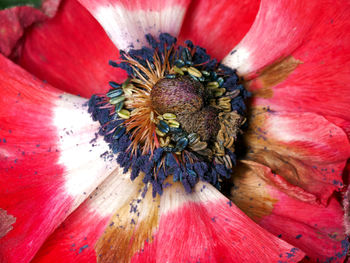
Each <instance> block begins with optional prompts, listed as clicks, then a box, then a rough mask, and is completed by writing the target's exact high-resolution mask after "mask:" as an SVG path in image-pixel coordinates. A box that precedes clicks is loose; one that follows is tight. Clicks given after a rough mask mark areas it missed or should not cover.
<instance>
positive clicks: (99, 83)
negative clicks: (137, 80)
mask: <svg viewBox="0 0 350 263" xmlns="http://www.w3.org/2000/svg"><path fill="white" fill-rule="evenodd" d="M118 58H119V52H118V50H117V49H116V48H115V46H114V45H113V43H112V42H111V41H110V40H109V39H108V37H107V36H106V34H105V32H104V31H103V29H102V28H101V27H100V25H99V24H98V23H97V22H96V20H95V19H94V18H93V17H92V16H91V15H90V14H89V13H88V12H87V11H86V10H85V9H84V8H83V7H82V6H81V5H80V4H79V3H77V2H76V1H75V0H69V1H63V3H62V5H61V7H60V9H59V12H58V14H57V15H56V16H55V18H53V19H52V20H50V21H48V22H46V23H44V24H42V25H40V26H37V27H35V28H33V30H32V31H31V32H30V33H29V34H28V35H27V37H26V40H25V45H24V48H23V53H22V57H21V59H20V61H19V63H20V65H21V66H22V67H24V68H25V69H27V70H28V71H29V72H31V73H33V74H34V75H36V76H38V77H39V78H41V79H42V80H46V81H48V82H49V83H50V84H52V85H54V86H55V87H57V88H59V89H61V90H64V91H67V92H71V93H74V94H79V95H81V96H84V97H90V96H91V95H92V94H94V93H102V92H105V91H107V90H108V89H109V87H108V81H110V80H113V81H117V82H120V81H123V80H124V79H125V78H126V74H125V72H124V71H123V70H121V69H115V68H113V67H112V66H110V65H108V61H109V60H110V59H111V60H116V59H118Z"/></svg>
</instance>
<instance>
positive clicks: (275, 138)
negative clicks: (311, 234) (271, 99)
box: [244, 108, 350, 204]
mask: <svg viewBox="0 0 350 263" xmlns="http://www.w3.org/2000/svg"><path fill="white" fill-rule="evenodd" d="M249 124H250V125H249V128H248V130H247V131H246V133H245V137H244V139H245V142H246V145H247V149H248V150H247V156H246V158H248V159H250V160H253V161H255V162H258V163H261V164H264V165H266V166H268V167H270V168H271V170H273V171H274V173H276V174H278V175H279V176H281V178H280V179H279V181H280V184H281V187H282V185H285V184H292V185H295V186H298V187H301V188H302V189H304V190H305V191H306V192H307V193H309V194H308V195H306V196H308V197H306V196H305V194H303V195H301V196H300V197H298V195H296V196H295V197H297V198H299V199H301V200H303V201H308V202H311V203H314V202H322V203H323V204H326V203H327V199H328V198H329V196H330V195H331V194H332V193H333V191H335V190H337V191H339V190H340V189H341V188H342V187H343V182H342V172H343V169H344V167H345V164H346V161H347V159H348V158H349V156H350V144H349V141H348V138H347V136H346V134H345V133H344V131H343V130H342V129H341V128H339V127H338V126H336V125H334V124H333V123H331V122H329V121H328V120H327V119H326V118H324V117H323V116H320V115H317V114H315V113H309V112H305V113H293V112H275V111H272V110H270V109H268V108H255V109H253V112H252V114H251V116H250V118H249ZM272 179H273V178H272ZM288 189H290V187H288ZM310 194H311V195H310Z"/></svg>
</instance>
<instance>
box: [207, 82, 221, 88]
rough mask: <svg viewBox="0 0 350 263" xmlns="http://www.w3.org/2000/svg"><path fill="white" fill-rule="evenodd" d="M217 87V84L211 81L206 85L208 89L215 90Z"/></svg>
mask: <svg viewBox="0 0 350 263" xmlns="http://www.w3.org/2000/svg"><path fill="white" fill-rule="evenodd" d="M219 86H220V85H219V83H217V82H216V81H212V82H209V83H208V84H207V88H208V89H217V88H218V87H219Z"/></svg>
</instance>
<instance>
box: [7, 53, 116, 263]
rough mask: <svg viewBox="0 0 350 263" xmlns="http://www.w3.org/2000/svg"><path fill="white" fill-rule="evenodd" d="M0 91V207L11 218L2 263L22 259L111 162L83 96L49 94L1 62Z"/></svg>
mask: <svg viewBox="0 0 350 263" xmlns="http://www.w3.org/2000/svg"><path fill="white" fill-rule="evenodd" d="M0 86H1V94H2V96H1V97H0V123H1V126H0V127H1V129H0V138H1V142H0V158H1V162H0V170H1V173H0V174H1V176H0V207H1V209H2V210H5V211H6V214H7V218H9V217H13V218H15V222H14V223H13V224H11V227H10V228H12V229H10V231H8V232H7V233H6V235H4V236H3V237H2V238H1V242H0V254H1V257H2V258H1V259H2V260H3V261H4V262H9V263H11V262H16V263H17V262H28V261H29V260H30V259H31V258H32V257H33V256H34V254H35V253H36V251H37V250H38V249H39V247H40V246H41V245H42V243H43V242H44V240H45V239H46V238H47V236H48V235H49V234H50V233H51V232H52V231H53V230H54V229H55V228H56V227H57V226H58V225H59V224H60V223H61V222H62V221H63V220H64V219H65V218H66V217H67V216H68V215H69V214H70V213H71V212H72V211H73V210H74V209H75V208H76V207H77V206H78V205H79V204H80V203H81V202H83V201H84V199H85V198H86V197H87V196H88V195H89V194H90V193H91V192H92V191H93V190H94V189H95V187H96V185H98V184H99V183H100V182H101V181H103V180H104V179H105V178H106V177H107V176H108V175H109V174H110V172H111V171H112V170H113V169H112V166H114V162H113V160H112V159H113V158H110V155H109V147H108V145H107V144H106V143H105V142H104V140H103V139H102V138H101V137H99V136H98V135H97V132H98V129H99V125H98V124H97V123H96V122H93V121H92V119H91V117H90V116H89V113H88V112H87V106H86V102H87V101H86V100H85V99H82V98H79V97H74V96H72V95H67V94H65V93H62V92H60V91H58V90H55V89H53V88H52V87H50V86H49V85H47V84H46V83H43V82H41V81H39V80H37V79H35V78H34V77H33V76H32V75H30V74H29V73H27V72H25V71H24V70H23V69H21V68H20V67H18V66H17V65H14V64H13V63H12V62H10V61H9V60H7V59H5V58H4V57H0ZM2 214H4V213H2Z"/></svg>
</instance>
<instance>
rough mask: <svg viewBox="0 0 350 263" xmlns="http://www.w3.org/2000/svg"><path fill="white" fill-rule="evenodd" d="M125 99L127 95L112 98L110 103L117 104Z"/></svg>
mask: <svg viewBox="0 0 350 263" xmlns="http://www.w3.org/2000/svg"><path fill="white" fill-rule="evenodd" d="M124 100H125V97H124V96H119V97H116V98H113V99H110V100H109V103H110V104H113V105H115V104H118V103H119V102H122V101H124Z"/></svg>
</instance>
